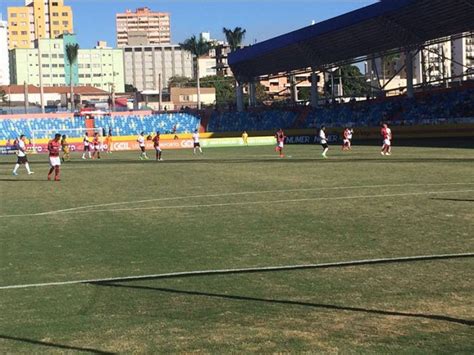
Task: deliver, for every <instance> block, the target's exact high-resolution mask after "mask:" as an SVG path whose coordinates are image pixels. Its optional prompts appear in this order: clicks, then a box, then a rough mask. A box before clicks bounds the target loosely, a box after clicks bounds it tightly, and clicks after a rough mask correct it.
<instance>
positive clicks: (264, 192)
mask: <svg viewBox="0 0 474 355" xmlns="http://www.w3.org/2000/svg"><path fill="white" fill-rule="evenodd" d="M455 185H474V183H471V182H466V183H463V182H453V183H437V184H392V185H363V186H336V187H316V188H308V189H290V190H267V191H244V192H226V193H221V194H207V195H189V196H174V197H163V198H154V199H148V200H138V201H123V202H112V203H102V204H96V205H86V206H79V207H72V208H66V209H61V210H52V211H46V212H37V213H28V214H17V215H0V218H7V217H34V216H45V215H50V214H56V213H67V212H72V211H79V212H78V213H81V211H80V210H82V209H91V208H97V207H109V206H119V205H131V204H135V203H147V202H159V201H174V200H187V199H194V198H210V197H226V196H243V195H257V194H269V193H287V192H308V191H325V190H353V189H368V188H385V187H417V186H455ZM290 201H291V200H290ZM248 204H250V202H249V203H248ZM102 211H104V210H102ZM107 211H109V210H107ZM117 211H119V210H117ZM87 212H88V211H87ZM95 212H97V211H95ZM82 213H84V212H82Z"/></svg>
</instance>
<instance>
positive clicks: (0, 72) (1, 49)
mask: <svg viewBox="0 0 474 355" xmlns="http://www.w3.org/2000/svg"><path fill="white" fill-rule="evenodd" d="M8 84H10V65H9V60H8V28H7V21H2V17H1V15H0V85H8Z"/></svg>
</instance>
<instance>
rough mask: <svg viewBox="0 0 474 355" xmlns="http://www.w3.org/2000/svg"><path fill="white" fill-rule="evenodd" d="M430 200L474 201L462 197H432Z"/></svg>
mask: <svg viewBox="0 0 474 355" xmlns="http://www.w3.org/2000/svg"><path fill="white" fill-rule="evenodd" d="M430 200H436V201H452V202H474V200H473V199H461V198H440V197H432V198H430Z"/></svg>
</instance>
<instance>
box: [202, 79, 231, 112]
mask: <svg viewBox="0 0 474 355" xmlns="http://www.w3.org/2000/svg"><path fill="white" fill-rule="evenodd" d="M234 83H235V81H234V79H232V78H229V77H227V78H226V77H223V76H218V75H212V76H206V77H204V78H202V80H201V86H202V87H208V88H215V89H216V106H228V105H229V104H232V103H233V102H235V90H234Z"/></svg>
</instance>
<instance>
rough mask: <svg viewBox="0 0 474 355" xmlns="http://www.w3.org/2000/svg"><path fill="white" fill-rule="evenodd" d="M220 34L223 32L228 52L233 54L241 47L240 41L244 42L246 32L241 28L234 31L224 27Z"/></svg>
mask: <svg viewBox="0 0 474 355" xmlns="http://www.w3.org/2000/svg"><path fill="white" fill-rule="evenodd" d="M222 32H224V35H225V38H226V40H227V43H229V46H230V51H231V52H234V51H236V50H237V49H239V48H240V47H241V46H242V41H243V40H244V37H245V33H247V30H244V29H243V28H241V27H236V28H234V30H231V29H228V28H225V27H224V28H223V29H222Z"/></svg>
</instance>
